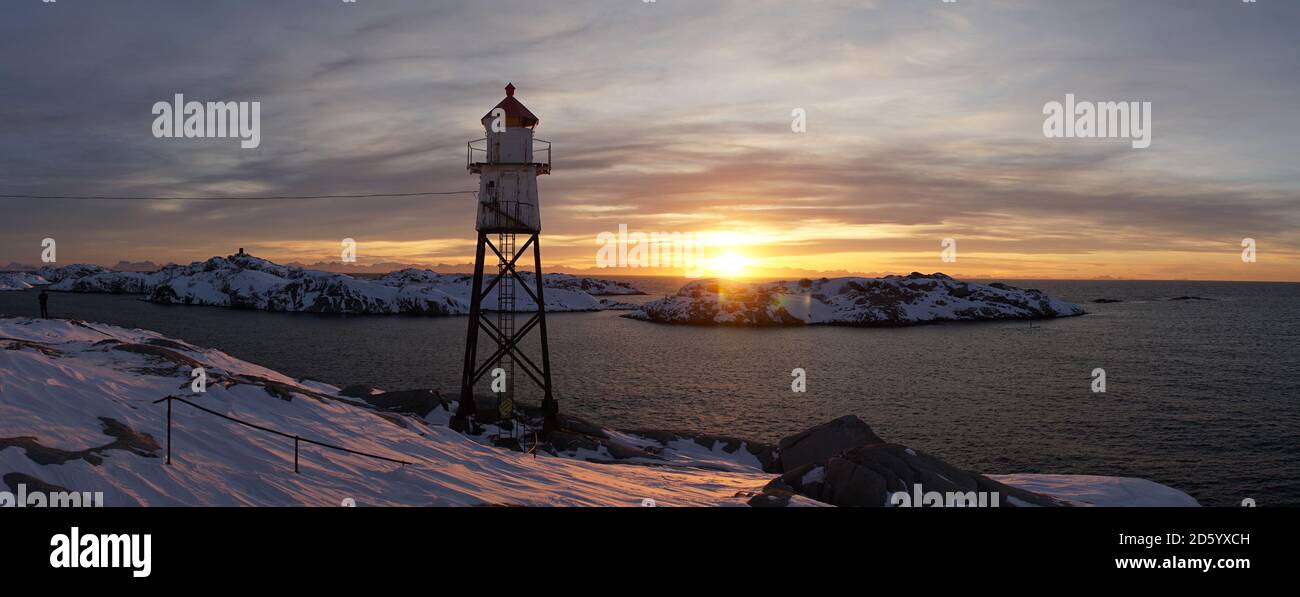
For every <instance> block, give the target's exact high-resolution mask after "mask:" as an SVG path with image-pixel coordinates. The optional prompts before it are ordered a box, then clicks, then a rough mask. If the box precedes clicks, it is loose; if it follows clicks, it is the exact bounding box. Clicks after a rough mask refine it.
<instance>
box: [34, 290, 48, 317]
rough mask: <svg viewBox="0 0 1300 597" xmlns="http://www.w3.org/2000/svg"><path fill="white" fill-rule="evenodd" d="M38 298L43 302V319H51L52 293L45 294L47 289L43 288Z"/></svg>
mask: <svg viewBox="0 0 1300 597" xmlns="http://www.w3.org/2000/svg"><path fill="white" fill-rule="evenodd" d="M37 298H38V299H39V300H40V301H41V319H49V318H50V293H48V292H45V289H44V288H42V289H41V294H40V296H38V297H37Z"/></svg>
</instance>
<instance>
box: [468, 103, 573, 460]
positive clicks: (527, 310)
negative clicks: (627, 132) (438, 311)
mask: <svg viewBox="0 0 1300 597" xmlns="http://www.w3.org/2000/svg"><path fill="white" fill-rule="evenodd" d="M482 122H483V129H484V130H485V131H486V133H487V136H486V137H484V138H482V139H478V140H475V141H470V142H469V144H468V145H467V149H466V167H467V168H468V169H469V171H470V173H472V174H478V175H479V191H478V215H477V219H476V224H475V229H476V230H477V232H478V234H477V236H478V243H477V245H478V247H477V250H476V251H475V257H474V279H473V282H472V284H473V287H472V288H471V291H470V310H469V329H468V331H467V333H466V336H465V366H464V369H463V370H462V374H461V386H460V406H459V407H458V408H457V410H456V416H455V417H454V418H453V419H452V426H453V427H455V428H458V429H462V430H469V431H474V430H475V429H476V428H477V425H475V424H474V418H475V417H476V415H477V414H478V412H477V406H476V405H475V403H474V385H475V383H477V382H479V381H480V380H482V379H483V378H484V377H488V378H489V379H490V380H492V382H493V385H494V388H493V389H494V393H495V394H496V398H497V405H496V406H497V410H498V413H497V414H498V416H499V420H500V421H501V424H500V428H501V429H502V434H501V436H499V437H498V439H497V441H498V443H503V444H513V445H516V446H517V445H518V439H517V436H516V435H514V434H515V427H514V425H513V421H514V419H515V417H514V388H515V381H516V379H519V378H520V377H519V376H518V374H519V373H522V374H523V375H522V379H527V380H531V381H532V382H534V383H536V384H537V385H538V386H540V387H541V389H542V392H543V398H542V412H543V414H544V419H543V421H544V423H543V428H542V429H543V432H549V431H551V430H554V429H556V428H557V425H558V416H559V405H558V403H557V402H556V401H555V396H554V395H553V393H552V389H551V355H550V347H549V346H548V345H547V341H546V301H545V297H544V295H543V291H544V287H543V284H542V253H541V246H540V242H539V240H538V236H539V234H540V233H541V230H542V220H541V213H540V211H539V209H538V203H537V177H538V176H539V175H543V174H550V173H551V144H550V142H548V141H543V140H541V139H537V138H535V137H533V129H534V128H535V127H536V126H537V123H538V118H537V116H535V115H533V113H532V112H530V111H529V110H528V108H525V107H524V105H523V104H522V103H520V102H519V100H517V99H515V86H514V85H513V84H509V85H506V98H505V99H503V100H501V103H499V104H497V105H496V107H494V108H492V110H490V111H488V113H487V114H486V115H484V116H483V119H482ZM520 241H522V243H521V242H520ZM489 251H490V252H491V256H490V257H491V258H492V260H493V262H495V264H496V267H494V268H493V270H494V271H491V272H488V273H487V275H486V277H488V278H489V279H487V280H485V272H484V266H485V259H487V258H488V257H489V255H488V252H489ZM529 251H531V252H532V257H533V269H534V275H533V276H532V277H531V278H532V279H531V280H530V279H529V278H526V277H524V276H521V275H520V272H519V270H518V269H516V268H517V267H519V266H522V264H520V263H519V260H520V258H521V257H524V256H526V255H527V254H528V253H529ZM516 290H522V291H523V294H522V295H520V294H517V293H516ZM484 299H489V300H488V301H486V302H485V300H484ZM516 299H520V300H518V301H517V300H516ZM523 299H527V300H523ZM517 303H518V304H517ZM489 309H490V310H494V311H495V316H494V317H493V316H489V315H487V314H486V312H485V311H486V310H489ZM516 317H518V318H519V319H520V320H521V321H522V322H523V323H522V324H520V325H516V321H515V318H516ZM533 330H537V332H538V335H539V336H540V338H539V339H540V341H541V359H540V360H541V366H540V367H539V366H538V363H537V361H535V360H533V359H532V358H531V357H529V356H528V355H527V354H525V353H524V352H523V349H522V347H521V346H520V340H521V339H522V338H523V337H524V336H525V335H527V334H529V333H530V332H532V331H533ZM480 333H481V334H483V335H485V336H486V337H487V338H489V339H490V340H491V341H492V346H493V348H492V349H491V354H490V356H488V358H487V359H486V360H485V361H483V362H481V363H480V362H479V360H478V357H479V355H478V341H479V336H480ZM484 352H487V351H486V350H485V351H484ZM502 380H503V381H504V384H505V385H504V391H501V390H502V388H501V385H500V384H501V381H502ZM485 381H486V380H485Z"/></svg>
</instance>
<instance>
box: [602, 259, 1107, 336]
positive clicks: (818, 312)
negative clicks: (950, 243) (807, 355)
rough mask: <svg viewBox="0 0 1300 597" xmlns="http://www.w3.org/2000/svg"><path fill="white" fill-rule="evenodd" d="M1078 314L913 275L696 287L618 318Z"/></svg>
mask: <svg viewBox="0 0 1300 597" xmlns="http://www.w3.org/2000/svg"><path fill="white" fill-rule="evenodd" d="M1083 314H1084V310H1083V307H1081V306H1079V305H1076V304H1073V303H1067V302H1065V301H1061V300H1058V299H1055V298H1053V297H1051V296H1048V295H1046V294H1044V293H1042V292H1040V291H1038V290H1032V289H1028V290H1026V289H1020V288H1015V287H1013V286H1008V285H1006V284H1001V283H997V282H995V283H991V284H976V283H970V282H962V281H959V280H955V279H953V278H951V277H949V276H947V275H944V274H941V273H935V274H930V275H925V274H920V273H915V272H913V273H912V274H910V275H907V276H885V277H883V278H857V277H847V278H821V279H819V280H809V279H805V280H800V281H795V282H789V281H783V282H767V283H744V282H730V281H723V280H697V281H695V282H691V283H689V284H687V285H686V286H683V287H682V289H681V290H679V291H678V292H677V294H676V295H674V296H670V297H666V298H663V299H660V300H657V301H651V302H649V303H645V304H643V305H641V307H640V308H639V309H637V310H636V311H633V312H631V313H628V314H626V315H624V317H627V318H630V319H639V320H642V321H651V322H655V323H672V324H688V325H729V326H774V325H844V326H903V325H916V324H923V323H935V322H943V321H978V320H1004V319H1046V318H1051V317H1070V316H1075V315H1083Z"/></svg>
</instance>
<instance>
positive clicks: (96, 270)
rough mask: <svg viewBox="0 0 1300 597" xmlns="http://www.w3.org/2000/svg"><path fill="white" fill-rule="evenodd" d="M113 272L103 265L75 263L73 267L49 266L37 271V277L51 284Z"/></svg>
mask: <svg viewBox="0 0 1300 597" xmlns="http://www.w3.org/2000/svg"><path fill="white" fill-rule="evenodd" d="M110 271H111V270H109V269H108V268H106V267H104V266H101V265H91V264H89V263H74V264H72V265H60V266H54V265H47V266H45V267H42V268H40V269H38V270H36V275H38V276H40V277H42V278H45V279H46V280H47V281H49V282H50V283H51V284H54V283H57V282H61V281H63V280H64V279H67V278H84V277H86V276H91V275H94V274H106V273H109V272H110Z"/></svg>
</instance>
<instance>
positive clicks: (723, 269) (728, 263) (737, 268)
mask: <svg viewBox="0 0 1300 597" xmlns="http://www.w3.org/2000/svg"><path fill="white" fill-rule="evenodd" d="M753 261H754V260H752V259H750V258H749V257H746V256H745V255H744V254H741V253H737V252H735V251H727V252H726V253H723V254H721V255H718V256H717V257H714V258H713V260H712V263H711V264H710V265H711V266H712V267H711V268H710V269H712V270H713V271H714V273H716V274H717V275H718V276H721V277H723V278H740V277H744V275H745V273H746V271H747V270H748V269H749V266H750V264H752V263H753Z"/></svg>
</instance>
